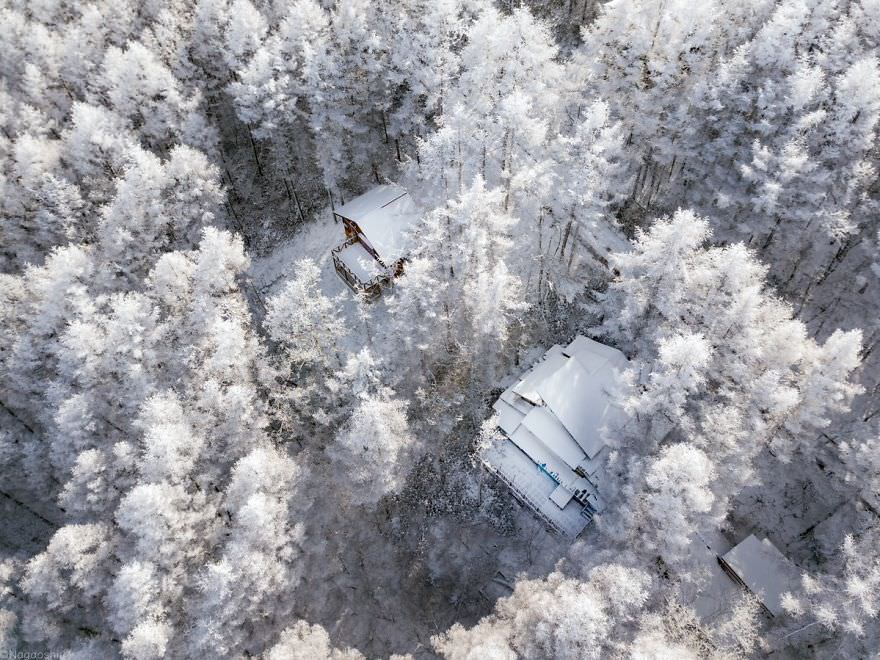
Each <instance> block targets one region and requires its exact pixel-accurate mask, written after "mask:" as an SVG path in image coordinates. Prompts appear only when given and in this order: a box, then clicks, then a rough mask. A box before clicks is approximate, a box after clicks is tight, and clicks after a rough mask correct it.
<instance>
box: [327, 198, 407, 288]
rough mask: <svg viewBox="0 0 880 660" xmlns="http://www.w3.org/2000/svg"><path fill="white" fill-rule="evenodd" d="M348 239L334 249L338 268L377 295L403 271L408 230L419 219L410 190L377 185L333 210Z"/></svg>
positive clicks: (349, 279)
mask: <svg viewBox="0 0 880 660" xmlns="http://www.w3.org/2000/svg"><path fill="white" fill-rule="evenodd" d="M333 213H334V215H335V216H336V218H337V219H338V220H339V221H341V222H342V225H343V227H344V228H345V241H343V242H342V243H341V244H340V245H338V246H337V247H335V248H334V249H333V251H332V256H333V265H334V266H335V267H336V272H337V273H338V274H339V276H340V277H341V278H342V279H343V281H345V283H346V284H347V285H348V286H349V287H351V289H352V290H353V291H355V292H357V293H361V294H364V295H366V296H369V297H374V296H377V295H378V294H379V293H380V292H381V290H382V287H383V286H384V285H386V284H388V283H389V282H390V281H391V280H392V279H393V278H394V277H396V276H398V275H400V274H401V273H402V272H403V264H404V261H405V260H406V256H407V248H408V246H409V233H410V231H411V229H412V228H413V227H414V226H415V224H416V222H417V221H418V219H419V213H418V209H417V208H416V206H415V204H413V201H412V198H411V197H410V196H409V194H408V193H407V191H406V190H405V189H403V188H401V187H400V186H398V185H396V184H393V183H392V184H386V185H382V186H377V187H376V188H373V189H371V190H369V191H367V192H365V193H364V194H363V195H360V196H359V197H355V198H354V199H352V200H351V201H350V202H348V203H346V204H343V205H342V206H340V207H339V208H337V209H335V210H334V211H333Z"/></svg>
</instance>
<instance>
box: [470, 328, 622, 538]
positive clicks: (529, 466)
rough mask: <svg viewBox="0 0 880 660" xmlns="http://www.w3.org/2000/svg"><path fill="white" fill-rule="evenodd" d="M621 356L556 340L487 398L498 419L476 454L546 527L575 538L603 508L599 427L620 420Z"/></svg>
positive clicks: (583, 341) (581, 340) (607, 428)
mask: <svg viewBox="0 0 880 660" xmlns="http://www.w3.org/2000/svg"><path fill="white" fill-rule="evenodd" d="M627 364H628V362H627V359H626V357H625V356H624V355H623V353H621V352H620V351H618V350H617V349H615V348H611V347H610V346H605V345H604V344H600V343H599V342H596V341H593V340H592V339H588V338H586V337H582V336H578V337H576V338H575V339H574V341H572V342H571V343H570V344H568V345H567V346H562V345H556V346H553V347H552V348H551V349H550V350H548V351H547V352H546V353H545V354H544V357H543V358H542V359H541V360H540V361H539V362H537V363H536V364H535V365H534V366H532V368H531V369H529V371H527V372H526V373H525V374H523V376H522V377H521V378H520V379H519V380H518V381H517V382H516V383H514V384H513V385H511V386H510V387H509V388H508V389H507V390H506V391H505V392H504V393H503V394H502V395H501V397H500V398H499V399H498V401H496V402H495V404H494V406H493V407H494V409H495V412H496V413H497V420H498V426H497V429H496V432H495V434H494V435H493V437H492V438H491V439H490V440H489V442H488V443H487V444H486V445H485V446H483V447H482V448H481V450H480V459H481V460H482V462H483V465H484V466H485V467H486V469H487V470H489V471H490V472H491V473H493V474H494V475H496V476H497V477H498V478H499V479H500V480H501V481H503V482H504V483H505V484H507V486H508V487H509V489H510V491H511V492H512V494H513V495H514V496H515V497H516V498H517V499H518V500H519V501H521V502H522V503H524V504H525V505H527V506H528V507H530V508H531V509H532V510H533V511H534V512H535V513H536V514H537V515H538V517H540V518H541V519H542V520H544V522H546V523H547V524H548V525H549V526H550V527H551V528H552V529H554V530H555V531H557V532H559V533H562V534H563V535H565V536H568V537H571V538H574V537H576V536H578V535H579V534H580V533H581V532H582V531H583V530H584V528H585V527H586V526H587V525H589V524H590V522H591V521H592V520H593V516H594V515H595V514H596V513H597V512H599V511H601V510H602V509H603V508H604V505H603V502H602V498H601V496H600V494H599V491H600V483H601V480H602V466H603V465H604V463H605V459H606V457H607V454H608V447H607V445H606V444H605V441H604V438H605V434H606V433H608V432H613V431H614V430H615V429H617V428H619V427H620V425H621V424H623V423H624V421H625V414H624V412H623V410H622V409H621V408H620V407H618V406H617V405H616V403H615V401H616V396H615V394H616V393H617V392H618V390H619V389H620V388H621V386H622V383H621V381H620V374H621V373H622V372H623V371H624V370H625V369H626V367H627Z"/></svg>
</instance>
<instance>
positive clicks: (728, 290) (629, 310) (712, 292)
mask: <svg viewBox="0 0 880 660" xmlns="http://www.w3.org/2000/svg"><path fill="white" fill-rule="evenodd" d="M709 235H710V234H709V228H708V223H707V222H706V221H705V220H703V219H701V218H699V217H697V216H695V215H694V214H693V213H691V212H688V211H679V212H678V213H676V214H675V216H673V217H672V218H666V219H661V220H657V221H656V222H655V223H654V225H653V226H652V227H651V228H650V230H648V231H645V232H639V233H638V234H637V241H636V244H635V246H634V248H633V249H632V250H631V251H630V252H626V253H622V254H618V255H614V256H613V257H612V264H613V266H614V267H615V268H616V269H617V271H618V272H619V273H620V275H619V276H618V277H617V278H615V280H614V281H612V282H611V284H610V286H609V288H608V291H607V292H606V293H605V294H603V300H602V302H601V305H600V307H599V311H600V312H601V313H603V314H604V316H605V319H604V322H603V324H602V326H601V327H600V328H599V331H600V332H602V333H605V334H606V335H607V336H609V337H610V338H612V339H613V340H614V341H615V342H616V343H618V345H620V346H621V347H622V348H623V349H624V350H625V351H627V352H630V353H632V354H633V355H634V358H635V359H634V363H633V369H632V371H631V380H632V385H633V389H632V394H631V395H630V396H629V397H628V398H627V400H626V401H625V402H624V404H625V406H626V407H627V408H628V409H629V411H630V412H631V414H632V416H631V418H630V421H629V422H628V423H627V425H626V426H625V427H624V428H623V429H622V435H623V436H625V437H629V438H630V439H631V440H630V441H624V442H623V443H622V444H623V445H624V446H626V447H628V449H627V450H626V451H634V452H635V455H636V456H637V457H638V456H651V455H653V454H654V453H655V452H656V451H657V450H658V449H659V448H661V447H662V446H663V445H665V444H667V443H669V442H671V441H674V440H675V439H676V438H677V437H678V438H681V437H683V439H685V440H687V441H688V442H690V443H692V444H693V445H694V446H695V447H696V449H697V450H699V451H701V452H702V453H703V454H705V455H707V456H709V457H711V460H712V462H714V463H715V465H717V466H722V465H723V466H724V469H720V468H716V470H715V477H714V478H713V479H711V481H710V482H709V483H708V486H709V490H710V491H711V493H712V495H713V496H714V502H712V498H710V499H709V500H706V501H707V502H712V505H711V507H710V508H708V509H707V508H706V507H702V506H698V507H689V508H690V510H691V511H694V513H699V512H700V511H701V510H702V513H703V514H705V515H706V516H707V518H706V519H705V520H704V523H703V524H718V523H719V522H720V521H721V520H722V519H723V517H724V515H725V514H726V511H727V507H728V505H729V498H730V497H731V496H733V495H734V494H736V493H737V492H738V491H739V490H741V489H742V488H743V487H744V486H745V485H746V484H749V483H750V482H751V481H752V479H753V478H754V477H753V475H754V460H755V458H756V457H757V456H758V454H759V453H761V452H762V450H764V449H765V448H768V447H769V448H771V449H772V451H773V452H774V453H775V455H776V456H777V457H778V459H780V460H783V461H788V460H790V459H791V458H792V456H793V454H794V452H796V451H803V452H806V453H807V454H809V453H811V452H812V451H813V450H814V447H813V446H812V443H813V442H814V437H813V435H812V434H809V433H806V432H805V429H807V428H813V429H815V428H822V427H824V426H827V425H828V424H829V423H830V416H831V415H832V414H834V413H838V412H842V411H845V410H846V409H847V407H848V405H849V402H850V401H851V399H852V397H853V396H854V395H855V394H857V393H858V392H859V391H860V387H859V386H858V385H856V384H853V383H852V382H851V381H850V376H851V373H852V372H853V370H854V369H855V368H856V367H857V366H858V364H859V357H858V353H859V350H860V349H859V347H860V343H861V334H860V333H859V332H858V331H850V332H838V333H836V334H835V335H833V336H832V337H830V338H829V339H828V340H826V342H825V343H824V344H820V343H818V342H816V341H815V340H813V339H811V338H810V337H809V336H808V334H807V331H806V328H805V327H804V325H803V323H801V322H800V321H797V320H795V319H794V318H793V317H792V310H791V308H790V307H789V306H788V305H786V304H784V303H783V302H782V301H780V300H779V299H777V298H775V297H774V296H773V295H772V293H771V292H769V291H768V290H767V289H766V284H765V273H766V269H765V268H764V267H763V266H762V265H761V264H759V263H758V262H757V261H756V260H755V258H754V257H753V256H752V255H751V254H750V253H749V252H748V250H746V249H745V248H744V247H743V246H742V245H731V246H727V247H706V241H707V239H708V237H709ZM612 310H613V311H612ZM819 393H821V394H819ZM627 442H631V443H632V444H627ZM634 460H635V461H636V463H635V464H632V463H629V462H628V460H627V459H625V458H621V459H620V460H619V462H618V463H617V467H615V469H614V473H616V474H618V475H619V476H620V478H621V479H622V480H623V481H624V482H627V483H629V484H630V485H629V486H627V488H631V490H630V491H629V495H627V496H625V497H624V498H623V500H625V501H629V502H631V503H632V502H633V501H634V500H633V498H636V500H638V498H639V497H640V493H641V492H642V490H643V487H642V486H639V485H634V484H639V483H640V480H641V479H643V478H646V476H647V475H650V474H651V472H650V469H649V468H648V467H647V466H645V465H644V464H643V459H641V458H636V459H634ZM774 460H777V459H774ZM639 465H641V467H638V466H639ZM692 465H696V463H693V464H692ZM646 470H647V472H646ZM706 474H708V473H706ZM693 478H694V476H693V475H692V476H691V477H690V479H693ZM610 482H611V483H610V484H609V488H611V489H613V488H614V487H615V486H614V485H613V484H614V483H615V480H614V479H612V480H610ZM697 483H699V482H698V481H694V485H696V484H697ZM679 495H680V496H684V495H686V493H684V492H682V493H679ZM677 499H678V501H679V502H680V504H681V505H682V506H684V507H686V508H687V507H688V505H687V503H686V502H684V501H683V500H682V497H677ZM636 508H637V507H636ZM631 511H632V509H631ZM635 515H636V519H634V520H633V521H632V525H634V526H635V527H631V528H630V530H632V529H635V528H637V527H638V525H639V521H638V517H639V515H640V514H635ZM625 518H626V516H621V517H616V518H615V519H614V520H613V523H612V524H613V526H614V527H616V528H618V529H619V528H620V526H621V525H623V526H625V524H624V523H623V521H624V519H625ZM691 524H693V523H691ZM694 526H696V527H697V528H699V527H700V525H694Z"/></svg>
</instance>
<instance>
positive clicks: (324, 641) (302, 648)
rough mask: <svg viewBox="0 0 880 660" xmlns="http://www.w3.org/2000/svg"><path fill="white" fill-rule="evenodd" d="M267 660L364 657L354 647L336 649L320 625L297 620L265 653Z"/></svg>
mask: <svg viewBox="0 0 880 660" xmlns="http://www.w3.org/2000/svg"><path fill="white" fill-rule="evenodd" d="M266 657H267V659H268V660H311V659H312V658H327V660H362V658H363V657H364V656H363V655H362V654H361V653H359V652H358V651H356V650H354V649H338V648H335V647H333V646H331V644H330V636H329V635H328V634H327V631H326V630H324V629H323V628H322V627H321V626H319V625H317V624H314V625H310V624H309V623H308V622H307V621H297V622H296V623H295V624H293V625H292V626H290V627H289V628H285V630H284V632H282V633H281V635H280V636H279V638H278V642H277V643H276V644H275V645H274V646H273V647H272V648H271V649H269V651H268V653H267V654H266Z"/></svg>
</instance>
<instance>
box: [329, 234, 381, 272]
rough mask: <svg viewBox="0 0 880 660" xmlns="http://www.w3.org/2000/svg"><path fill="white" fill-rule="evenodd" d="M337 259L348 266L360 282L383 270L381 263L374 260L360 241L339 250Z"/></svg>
mask: <svg viewBox="0 0 880 660" xmlns="http://www.w3.org/2000/svg"><path fill="white" fill-rule="evenodd" d="M338 256H339V259H340V261H342V263H344V264H345V265H346V266H348V269H349V270H350V271H351V272H352V273H354V274H355V276H356V277H357V278H358V279H359V280H360V281H361V282H369V281H370V280H371V279H373V278H374V277H377V276H379V275H381V274H382V273H384V272H385V269H384V268H382V265H381V264H380V263H379V262H378V261H376V259H375V258H374V257H373V255H372V254H370V253H369V252H367V250H366V248H365V247H364V246H363V245H361V243H360V242H354V243H352V244H351V245H349V246H348V247H346V248H345V249H344V250H342V251H341V252H339V255H338Z"/></svg>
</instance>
